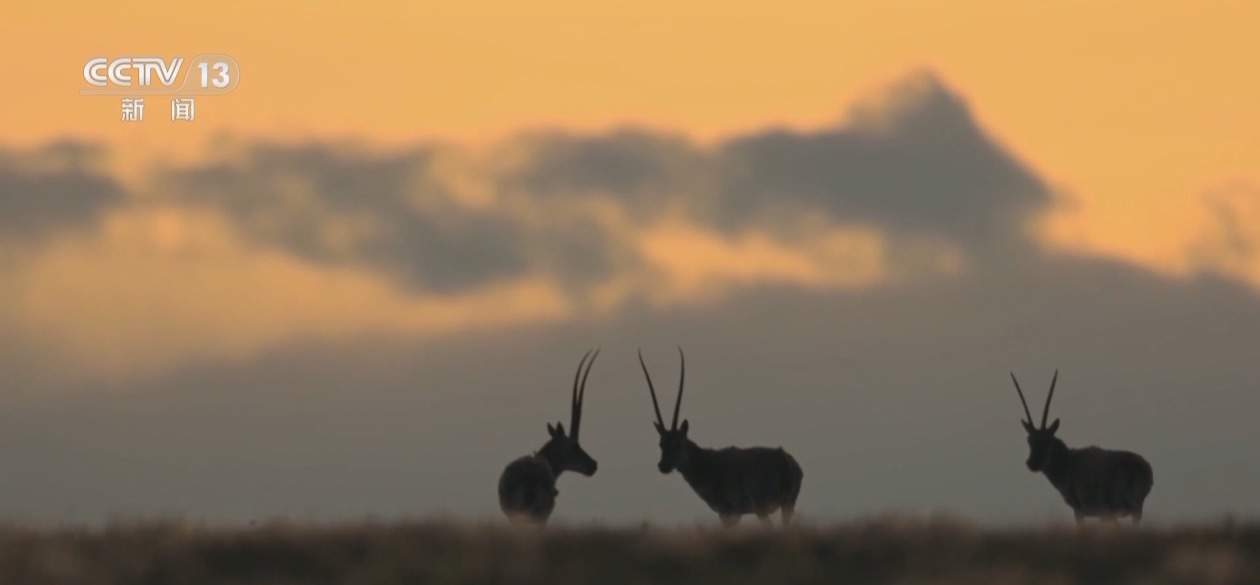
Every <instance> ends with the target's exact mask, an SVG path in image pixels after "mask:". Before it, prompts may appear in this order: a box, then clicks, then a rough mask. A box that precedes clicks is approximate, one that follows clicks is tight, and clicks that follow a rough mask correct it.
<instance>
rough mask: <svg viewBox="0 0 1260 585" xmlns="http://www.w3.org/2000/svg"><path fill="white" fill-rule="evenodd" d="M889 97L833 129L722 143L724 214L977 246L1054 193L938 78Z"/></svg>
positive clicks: (1020, 221) (1013, 227) (1001, 235)
mask: <svg viewBox="0 0 1260 585" xmlns="http://www.w3.org/2000/svg"><path fill="white" fill-rule="evenodd" d="M892 99H893V103H892V104H890V105H888V106H885V107H884V108H883V109H881V110H878V111H876V112H871V113H864V112H862V111H855V112H854V114H853V116H851V117H852V119H853V120H852V122H851V123H850V124H848V125H845V126H840V127H837V128H834V129H829V130H824V131H821V132H801V133H798V132H788V131H778V132H765V133H760V134H754V135H751V136H747V137H744V138H740V139H737V140H733V141H730V142H728V143H725V144H723V145H722V147H721V148H720V150H719V154H718V158H719V161H720V162H719V164H718V166H719V168H721V169H722V171H721V173H722V176H721V180H720V185H721V186H720V189H721V197H720V201H721V205H722V209H720V210H719V213H721V214H723V219H727V220H733V221H738V222H741V223H749V222H754V223H755V222H757V221H760V220H761V218H764V217H766V216H771V217H773V215H774V214H777V213H782V211H783V209H784V208H788V209H792V208H797V209H799V210H801V211H805V212H821V213H825V214H828V215H829V216H831V217H832V218H833V219H835V220H836V221H839V222H843V223H857V224H873V225H877V226H880V227H882V228H885V229H887V230H889V231H890V232H892V233H893V234H894V235H926V236H938V237H943V238H946V239H948V240H950V241H953V242H956V243H961V244H964V245H966V246H967V247H968V248H972V249H973V250H974V249H975V248H977V247H985V246H992V245H993V244H995V243H998V242H1002V243H1015V242H1018V241H1019V240H1021V239H1022V238H1023V236H1022V233H1023V231H1022V230H1023V227H1024V224H1025V221H1026V220H1027V219H1028V218H1029V217H1030V216H1031V215H1032V214H1033V213H1036V212H1038V211H1041V210H1043V209H1045V208H1046V207H1047V206H1048V204H1049V203H1050V201H1051V198H1052V195H1051V193H1050V191H1049V190H1048V189H1047V187H1046V186H1045V185H1044V184H1043V183H1042V182H1041V180H1040V179H1038V178H1037V177H1036V176H1035V175H1034V174H1033V173H1032V172H1031V171H1030V170H1029V169H1028V168H1026V167H1024V166H1023V165H1022V164H1021V163H1020V162H1019V161H1017V160H1016V159H1015V158H1014V157H1013V156H1011V155H1010V154H1008V153H1007V152H1006V151H1005V150H1004V149H1003V148H1002V147H1001V146H1000V145H998V144H997V143H995V142H994V141H993V140H992V139H991V138H990V137H989V136H988V135H987V134H986V133H985V132H984V131H983V130H982V129H981V128H980V127H979V126H978V125H977V124H976V122H975V120H974V119H973V118H972V116H971V114H970V112H969V111H968V108H967V106H966V104H964V103H963V101H962V99H961V98H959V97H958V96H957V95H955V94H953V93H952V92H950V91H949V90H948V89H947V88H945V87H944V86H943V85H942V84H941V83H940V82H939V81H937V80H936V79H935V78H933V77H931V76H923V77H921V78H916V79H914V80H912V81H910V82H906V83H903V84H902V85H901V86H899V87H897V88H896V89H895V90H894V93H893V98H892Z"/></svg>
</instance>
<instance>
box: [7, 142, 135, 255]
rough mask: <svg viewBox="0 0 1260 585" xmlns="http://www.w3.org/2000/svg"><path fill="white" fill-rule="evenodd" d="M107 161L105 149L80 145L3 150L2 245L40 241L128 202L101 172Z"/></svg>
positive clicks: (122, 193)
mask: <svg viewBox="0 0 1260 585" xmlns="http://www.w3.org/2000/svg"><path fill="white" fill-rule="evenodd" d="M102 155H103V152H102V149H101V148H100V147H98V146H95V145H90V144H85V143H78V142H61V143H55V144H52V145H49V146H46V147H44V148H39V149H35V150H9V149H4V148H0V239H7V240H9V243H10V244H12V242H13V241H21V240H30V239H37V238H40V237H42V236H44V235H47V234H48V233H50V232H52V231H55V230H59V229H63V228H69V227H74V226H78V225H82V224H84V223H87V222H90V221H92V220H94V219H95V218H96V217H97V216H98V215H99V214H100V213H101V212H102V211H103V210H105V209H107V208H109V207H110V206H112V205H118V204H120V203H121V202H123V200H124V192H123V188H122V187H121V186H120V185H119V184H118V183H117V182H116V181H114V180H113V179H112V178H110V177H108V176H107V175H105V174H103V173H102V172H100V171H99V169H98V165H97V163H98V162H99V159H100V157H101V156H102Z"/></svg>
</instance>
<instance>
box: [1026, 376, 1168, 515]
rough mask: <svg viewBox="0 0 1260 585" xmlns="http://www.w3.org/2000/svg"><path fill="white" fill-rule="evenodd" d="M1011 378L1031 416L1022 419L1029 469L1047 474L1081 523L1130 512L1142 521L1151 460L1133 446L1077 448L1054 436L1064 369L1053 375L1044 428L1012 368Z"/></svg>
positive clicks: (1148, 489)
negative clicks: (1053, 410)
mask: <svg viewBox="0 0 1260 585" xmlns="http://www.w3.org/2000/svg"><path fill="white" fill-rule="evenodd" d="M1011 381H1012V382H1014V383H1015V391H1016V392H1018V393H1019V401H1020V402H1021V403H1023V405H1024V414H1025V415H1027V416H1028V420H1024V421H1020V422H1022V423H1023V424H1024V430H1025V431H1027V432H1028V449H1029V453H1028V461H1027V464H1028V469H1029V470H1031V471H1033V472H1034V473H1036V472H1041V473H1043V474H1045V476H1046V479H1049V480H1050V484H1051V485H1053V486H1054V489H1056V490H1059V493H1060V494H1062V495H1063V500H1064V501H1065V502H1067V505H1069V506H1071V507H1072V511H1073V512H1074V513H1075V514H1076V522H1077V523H1078V524H1079V523H1081V522H1083V521H1084V520H1085V518H1087V517H1098V518H1102V519H1105V520H1115V519H1116V518H1119V517H1121V516H1129V517H1131V518H1132V519H1133V523H1134V524H1137V523H1139V522H1141V521H1142V503H1143V502H1144V501H1145V500H1146V495H1147V494H1149V493H1150V492H1151V486H1152V485H1153V484H1154V483H1155V477H1154V475H1153V473H1152V472H1151V464H1150V463H1147V462H1146V459H1143V458H1142V456H1141V455H1138V454H1137V453H1130V452H1129V451H1111V450H1108V449H1101V448H1098V447H1083V448H1080V449H1073V448H1070V447H1068V446H1067V445H1066V444H1065V443H1064V442H1063V441H1062V440H1060V439H1059V438H1058V437H1056V436H1054V433H1055V432H1056V431H1058V430H1059V419H1057V418H1056V419H1054V422H1053V423H1051V424H1050V426H1048V427H1047V426H1046V417H1047V416H1048V415H1049V414H1050V400H1051V399H1053V398H1054V387H1055V385H1056V384H1057V383H1058V382H1059V371H1058V370H1055V371H1054V378H1052V379H1051V380H1050V393H1049V394H1048V395H1047V396H1046V405H1045V408H1043V409H1042V411H1041V427H1040V428H1038V427H1035V426H1033V419H1032V412H1031V411H1029V410H1028V401H1026V400H1024V391H1023V390H1022V389H1021V388H1020V387H1019V380H1017V379H1015V373H1014V372H1011Z"/></svg>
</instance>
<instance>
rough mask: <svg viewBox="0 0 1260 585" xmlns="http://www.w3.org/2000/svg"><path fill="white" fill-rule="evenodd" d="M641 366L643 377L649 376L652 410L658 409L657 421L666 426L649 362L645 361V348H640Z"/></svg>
mask: <svg viewBox="0 0 1260 585" xmlns="http://www.w3.org/2000/svg"><path fill="white" fill-rule="evenodd" d="M639 367H641V368H643V377H644V378H647V383H648V392H650V393H651V394H652V410H654V411H656V422H657V424H659V425H661V428H662V429H663V428H665V419H664V418H662V417H661V405H659V404H657V403H656V387H654V386H652V374H649V373H648V369H647V364H645V363H643V350H642V349H640V350H639Z"/></svg>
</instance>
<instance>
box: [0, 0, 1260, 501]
mask: <svg viewBox="0 0 1260 585" xmlns="http://www.w3.org/2000/svg"><path fill="white" fill-rule="evenodd" d="M1258 20H1260V7H1257V5H1255V4H1252V3H1244V2H1216V3H1206V4H1204V3H1188V2H1143V3H1138V2H1120V3H1109V4H1107V5H1097V4H1086V3H1064V4H1058V5H1056V6H1054V7H1046V6H1044V5H1034V4H1032V3H1028V4H1020V3H1015V4H1012V3H1006V2H952V3H943V2H941V3H936V2H851V3H844V4H843V5H842V4H841V3H824V2H820V3H802V2H779V3H774V4H773V5H770V6H766V7H761V8H746V7H740V6H732V5H730V4H729V3H716V2H714V3H709V2H697V3H688V6H686V7H678V6H674V5H673V3H667V2H654V1H649V2H640V3H636V4H635V5H634V6H633V7H630V6H622V7H606V6H602V5H600V4H599V3H590V2H580V3H579V2H572V3H570V2H534V3H527V4H520V5H512V4H510V3H503V5H495V4H491V3H480V2H466V3H442V4H438V3H429V2H422V3H402V2H399V3H390V2H380V3H374V4H368V5H360V6H356V7H353V8H351V7H348V6H344V5H342V4H337V3H322V2H314V3H312V2H275V3H269V4H267V5H265V6H254V5H253V4H251V3H245V2H220V3H215V4H213V5H209V4H206V5H204V6H192V7H190V6H188V5H182V4H178V3H161V2H121V3H114V4H110V5H101V6H99V7H90V6H78V5H73V6H67V5H60V4H47V3H46V4H38V3H26V4H24V5H21V6H11V7H7V8H6V17H5V18H4V19H3V21H0V39H2V40H0V47H3V49H4V50H3V51H0V68H2V69H3V71H5V79H6V83H4V91H3V102H2V103H3V107H0V330H2V331H3V335H0V372H3V375H2V376H0V469H3V471H0V493H2V494H4V497H3V498H0V518H3V519H7V520H18V521H31V522H67V521H69V522H78V521H98V520H103V519H109V518H134V517H153V516H159V515H160V516H176V517H185V518H191V519H204V520H209V521H214V522H218V521H224V522H238V521H248V520H253V519H261V518H271V517H276V516H287V517H292V518H297V519H315V520H335V519H347V518H361V517H364V516H375V517H383V518H392V517H397V516H409V517H414V516H427V515H449V516H456V517H470V518H472V517H475V518H483V517H484V518H494V517H496V516H497V515H498V509H497V500H496V496H495V482H496V481H497V478H498V474H499V473H500V471H501V470H502V468H503V466H504V465H505V464H506V463H507V462H508V461H510V460H511V459H512V458H514V457H517V456H519V455H522V454H525V453H527V452H529V451H531V450H533V449H535V448H537V447H538V446H539V445H541V444H542V442H543V441H544V439H545V438H546V434H545V432H544V424H545V423H546V422H548V421H555V420H565V419H567V417H568V413H567V411H566V410H565V409H566V408H567V404H568V402H567V401H568V397H567V392H568V384H569V381H570V379H571V375H572V372H573V368H574V367H576V364H577V360H578V359H579V358H580V357H581V355H582V353H583V352H584V351H585V350H586V349H587V348H588V347H591V346H596V345H598V346H602V347H603V348H604V352H603V354H602V355H601V357H600V360H599V362H598V363H597V364H596V365H595V367H594V369H593V371H592V375H591V381H590V383H589V394H588V398H589V399H588V401H587V414H586V418H585V420H586V421H587V422H586V424H585V425H584V430H585V432H584V433H583V443H584V444H585V446H586V448H587V450H588V452H590V453H591V454H592V455H593V456H595V457H596V458H597V459H598V460H599V461H600V471H599V474H598V475H597V476H595V477H594V478H592V479H584V478H577V477H569V476H566V477H564V478H563V479H562V480H561V482H560V491H561V497H560V500H559V505H558V508H557V515H556V519H558V520H563V521H568V522H588V521H613V522H638V521H641V520H648V521H652V522H691V521H695V520H704V521H710V520H712V518H711V516H712V515H711V513H710V512H708V511H707V510H706V509H705V508H704V506H703V504H702V503H701V502H700V500H699V499H698V498H697V497H696V496H694V495H693V494H692V493H691V492H690V491H689V490H688V489H687V487H686V485H685V484H684V482H683V481H682V479H681V478H680V477H678V476H670V477H664V476H661V475H660V474H659V473H658V472H657V471H656V469H655V462H656V459H657V456H658V452H657V447H656V435H655V432H654V431H653V430H652V427H651V424H650V422H651V409H650V402H649V401H648V398H647V396H646V388H645V386H644V383H643V381H642V377H641V375H640V373H639V372H638V367H637V364H636V363H635V359H634V350H635V348H636V347H639V346H642V347H643V348H644V351H645V354H646V356H647V358H648V360H649V363H650V365H651V366H652V367H653V371H654V374H655V376H656V380H657V384H658V385H659V386H661V387H663V388H668V389H669V390H667V391H666V392H665V394H666V396H664V397H662V399H663V400H665V401H666V402H668V401H669V400H670V399H671V397H670V396H669V395H670V394H671V393H672V389H673V382H672V381H673V380H675V379H676V378H675V376H676V373H677V363H676V354H675V350H674V349H673V348H674V346H675V345H678V344H681V345H682V346H684V347H685V348H686V349H687V351H688V357H689V360H688V361H689V375H688V380H689V382H690V384H689V390H688V393H687V398H686V400H685V402H684V405H683V411H684V416H685V417H687V418H689V419H690V420H691V428H692V431H691V434H692V437H693V438H694V439H696V440H697V441H699V442H700V443H701V444H702V445H706V446H715V447H717V446H725V445H730V444H738V445H753V444H764V445H771V446H774V445H782V446H784V447H785V448H787V449H788V450H789V451H791V452H792V453H794V454H795V455H796V457H797V458H798V459H799V460H800V462H801V464H802V466H803V467H804V469H805V483H804V488H803V490H802V494H801V500H800V504H799V511H800V512H801V513H802V514H803V515H804V516H805V517H808V518H811V519H815V520H832V519H842V518H849V517H854V516H863V515H871V514H879V513H886V512H908V513H933V512H945V513H953V514H959V515H964V516H967V517H971V518H975V519H978V520H981V521H984V522H991V523H1011V522H1028V521H1042V520H1068V519H1070V513H1069V510H1068V508H1067V507H1066V506H1065V505H1064V504H1063V503H1062V502H1061V501H1060V500H1059V497H1058V495H1057V494H1056V493H1055V492H1054V491H1053V489H1052V488H1051V487H1050V485H1049V483H1048V482H1047V481H1046V480H1045V479H1044V478H1042V477H1040V476H1035V475H1033V474H1031V473H1029V472H1028V471H1027V470H1026V469H1025V468H1024V466H1023V459H1024V457H1025V455H1026V447H1025V444H1024V435H1023V431H1022V430H1021V429H1020V426H1019V423H1018V420H1019V418H1020V415H1021V409H1020V407H1019V402H1018V399H1017V398H1016V396H1015V393H1014V391H1013V388H1012V387H1011V386H1010V382H1009V380H1008V378H1007V374H1006V373H1007V371H1008V370H1015V371H1016V372H1017V373H1019V374H1020V375H1021V381H1022V382H1023V384H1024V386H1025V388H1026V389H1028V390H1029V391H1030V394H1031V395H1030V396H1029V399H1030V401H1032V402H1034V403H1035V404H1034V406H1033V408H1034V410H1035V409H1036V408H1038V407H1039V405H1040V401H1041V400H1042V398H1043V397H1044V391H1045V388H1046V385H1047V384H1048V381H1049V379H1050V375H1051V373H1052V371H1053V370H1054V369H1055V368H1056V367H1057V368H1060V369H1061V370H1062V372H1063V374H1062V377H1061V380H1060V388H1059V391H1058V395H1057V398H1056V404H1055V407H1054V409H1053V413H1052V416H1060V417H1062V419H1063V425H1062V430H1061V431H1060V435H1061V436H1062V437H1063V438H1064V439H1065V440H1066V441H1067V442H1068V444H1069V445H1074V446H1083V445H1087V444H1099V445H1102V446H1105V447H1109V448H1125V449H1133V450H1136V451H1138V452H1140V453H1142V454H1144V455H1145V456H1146V457H1147V458H1148V459H1149V460H1150V461H1151V463H1152V464H1153V466H1154V469H1155V488H1154V490H1153V492H1152V494H1151V496H1150V499H1149V500H1148V502H1147V507H1148V513H1147V517H1148V518H1150V519H1151V520H1154V521H1157V522H1158V521H1166V522H1173V521H1184V520H1210V519H1215V518H1219V517H1221V516H1223V515H1225V514H1231V513H1232V514H1240V515H1254V514H1256V513H1257V512H1260V505H1258V504H1257V502H1256V501H1255V498H1254V494H1255V493H1258V492H1260V469H1258V467H1257V465H1256V457H1257V446H1258V445H1257V440H1258V439H1257V436H1256V434H1255V432H1254V430H1253V428H1254V426H1255V423H1254V422H1249V421H1253V419H1254V418H1255V416H1256V415H1255V413H1256V412H1257V411H1260V397H1257V382H1256V380H1257V374H1256V364H1255V362H1256V356H1257V355H1258V354H1257V348H1260V288H1258V287H1260V255H1258V254H1260V171H1258V170H1257V169H1260V138H1258V137H1260V108H1257V106H1256V104H1257V103H1260V81H1258V80H1257V78H1256V76H1255V75H1254V74H1253V73H1252V69H1253V68H1254V63H1253V61H1254V56H1255V55H1256V54H1257V49H1260V46H1257V41H1256V40H1255V38H1254V35H1252V34H1251V33H1252V32H1253V31H1252V30H1251V28H1253V26H1254V23H1255V22H1257V21H1258ZM201 53H226V54H229V55H232V56H233V57H235V58H236V60H237V61H238V62H239V64H240V66H241V71H242V75H241V82H240V85H239V87H237V89H236V90H235V91H234V92H232V93H231V94H228V95H225V96H207V97H201V98H197V99H198V102H197V114H196V115H197V120H196V121H195V122H193V123H172V122H170V121H168V119H167V116H166V115H165V113H166V112H165V111H164V109H163V108H164V107H165V105H164V104H165V102H164V101H163V100H162V99H155V100H152V101H153V103H152V104H150V109H149V110H148V112H147V118H148V119H146V120H145V121H144V122H142V123H136V124H128V123H123V122H121V121H119V102H118V98H117V97H101V96H83V95H80V94H79V89H80V88H82V87H83V86H84V83H83V80H82V68H83V65H84V63H85V62H86V61H87V60H88V59H90V58H92V57H96V56H110V57H113V56H124V55H160V56H165V57H176V56H182V57H185V58H191V57H193V56H194V55H197V54H201Z"/></svg>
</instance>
